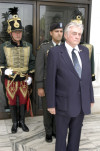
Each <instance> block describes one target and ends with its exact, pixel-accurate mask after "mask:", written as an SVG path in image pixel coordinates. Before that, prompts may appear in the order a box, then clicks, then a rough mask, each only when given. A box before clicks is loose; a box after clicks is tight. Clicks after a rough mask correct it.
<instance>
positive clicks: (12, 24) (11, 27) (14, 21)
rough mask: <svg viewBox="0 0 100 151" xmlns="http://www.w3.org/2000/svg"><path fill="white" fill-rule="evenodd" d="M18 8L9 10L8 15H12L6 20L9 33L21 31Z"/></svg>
mask: <svg viewBox="0 0 100 151" xmlns="http://www.w3.org/2000/svg"><path fill="white" fill-rule="evenodd" d="M17 13H18V8H17V7H14V8H9V15H12V18H11V19H8V20H7V22H8V28H7V32H8V33H11V32H12V31H16V30H22V23H21V19H20V18H19V17H18V14H17Z"/></svg>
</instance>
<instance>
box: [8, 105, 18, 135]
mask: <svg viewBox="0 0 100 151" xmlns="http://www.w3.org/2000/svg"><path fill="white" fill-rule="evenodd" d="M10 111H11V117H12V123H13V125H12V128H11V132H12V133H17V128H18V121H17V106H16V105H11V106H10Z"/></svg>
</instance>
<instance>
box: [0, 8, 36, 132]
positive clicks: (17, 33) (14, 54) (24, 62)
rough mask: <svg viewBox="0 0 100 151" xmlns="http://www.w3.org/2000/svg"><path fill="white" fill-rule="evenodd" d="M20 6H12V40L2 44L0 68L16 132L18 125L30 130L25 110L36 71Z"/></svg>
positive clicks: (10, 31)
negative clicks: (26, 122)
mask: <svg viewBox="0 0 100 151" xmlns="http://www.w3.org/2000/svg"><path fill="white" fill-rule="evenodd" d="M17 12H18V8H16V7H14V8H10V9H9V13H10V14H11V15H13V17H12V18H11V19H9V20H8V29H7V32H8V33H9V34H10V36H11V41H6V42H5V43H3V44H2V45H1V46H0V68H1V71H2V74H3V75H4V77H5V88H6V95H7V97H8V100H9V105H10V111H11V117H12V122H13V125H12V128H11V132H12V133H16V132H17V128H18V126H19V127H21V128H22V130H23V131H25V132H28V131H29V128H28V127H27V126H26V124H25V110H26V103H27V99H28V85H30V84H31V83H32V76H33V72H34V61H35V59H34V56H33V53H32V45H31V44H30V43H28V42H26V41H23V40H22V24H21V19H20V18H19V17H18V15H17ZM17 97H18V98H19V106H20V107H19V109H20V111H19V114H20V117H19V118H18V115H17Z"/></svg>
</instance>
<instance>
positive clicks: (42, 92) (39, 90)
mask: <svg viewBox="0 0 100 151" xmlns="http://www.w3.org/2000/svg"><path fill="white" fill-rule="evenodd" d="M38 96H40V97H43V96H45V92H44V89H43V88H39V89H38Z"/></svg>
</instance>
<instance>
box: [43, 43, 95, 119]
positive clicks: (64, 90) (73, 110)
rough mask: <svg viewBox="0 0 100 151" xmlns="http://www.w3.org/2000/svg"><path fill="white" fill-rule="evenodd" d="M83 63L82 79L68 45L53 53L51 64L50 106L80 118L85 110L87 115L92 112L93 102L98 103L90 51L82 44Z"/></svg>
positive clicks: (48, 78)
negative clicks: (95, 98) (95, 95)
mask: <svg viewBox="0 0 100 151" xmlns="http://www.w3.org/2000/svg"><path fill="white" fill-rule="evenodd" d="M79 49H80V53H79V55H80V57H81V61H82V76H81V79H80V78H79V77H78V74H77V73H76V71H75V69H74V66H73V64H72V61H71V59H70V57H69V55H68V52H67V50H66V47H65V44H62V45H61V46H57V47H54V48H52V49H51V50H50V51H49V55H48V62H47V80H46V87H47V89H46V90H47V104H48V108H54V107H55V108H56V110H57V111H58V112H59V113H60V112H65V113H68V114H69V115H70V116H71V117H75V116H77V115H78V114H79V113H80V111H81V109H82V110H83V112H84V114H89V113H90V105H91V102H94V97H93V88H92V81H91V67H90V61H89V51H88V49H87V48H86V47H84V46H81V45H79Z"/></svg>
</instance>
